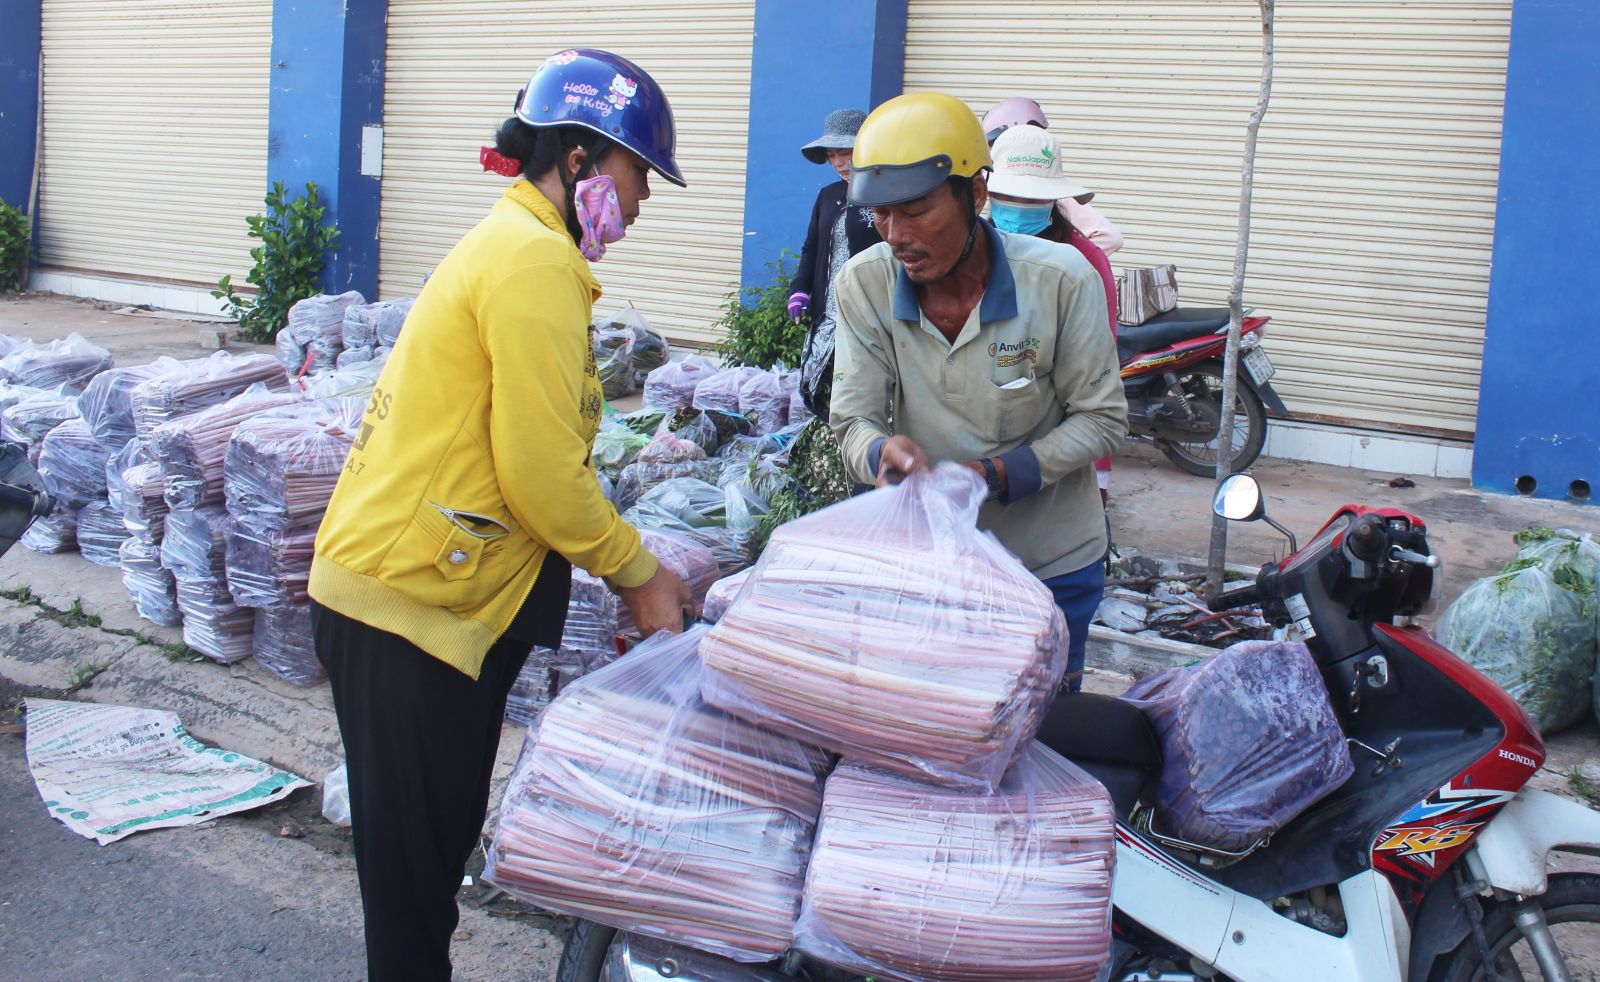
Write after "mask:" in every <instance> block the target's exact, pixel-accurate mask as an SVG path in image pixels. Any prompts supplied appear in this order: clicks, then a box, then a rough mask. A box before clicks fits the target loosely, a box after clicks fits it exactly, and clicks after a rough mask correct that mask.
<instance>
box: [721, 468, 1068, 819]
mask: <svg viewBox="0 0 1600 982" xmlns="http://www.w3.org/2000/svg"><path fill="white" fill-rule="evenodd" d="M985 494H986V491H985V489H984V487H983V483H982V481H980V480H979V479H978V477H977V476H976V475H975V474H973V473H972V471H970V470H968V469H967V468H965V467H962V466H961V465H959V464H953V463H944V464H940V465H939V466H938V467H936V468H935V469H933V470H932V471H931V472H928V473H925V474H918V475H915V476H913V477H911V478H909V479H907V480H906V481H904V482H903V483H901V484H899V485H896V486H894V487H891V488H883V489H880V490H878V491H874V492H872V493H869V494H865V495H862V496H860V497H857V498H851V499H849V500H848V501H845V502H842V503H840V504H837V505H834V506H832V507H830V508H825V509H823V510H822V511H819V512H817V513H815V514H812V515H807V516H805V517H804V518H800V519H797V520H795V521H793V522H790V523H788V524H786V525H783V526H781V527H779V528H778V530H777V531H776V532H774V533H773V535H772V539H771V541H770V542H769V543H768V545H767V549H766V552H765V553H764V554H763V555H762V559H761V562H760V563H759V564H758V565H757V566H756V568H755V571H754V572H753V573H752V574H751V577H750V582H749V583H748V584H747V585H746V587H745V590H744V592H743V594H742V595H741V596H740V597H739V599H738V600H737V602H735V603H734V605H733V606H732V607H731V608H730V609H729V610H728V612H727V613H726V614H724V615H723V617H722V619H721V620H720V621H719V622H718V623H717V625H716V627H714V628H712V629H711V632H710V634H709V635H708V636H707V637H706V641H705V644H703V645H702V646H701V656H702V658H704V660H705V663H706V668H707V670H708V671H707V673H706V683H705V696H706V700H707V701H708V702H710V703H712V704H713V705H715V706H719V707H721V708H723V709H726V710H727V711H729V712H731V713H734V714H736V715H739V716H742V717H744V718H745V719H748V720H750V721H752V722H755V723H758V724H760V725H762V726H765V727H770V728H772V729H774V730H775V731H776V732H780V733H785V734H788V735H791V736H794V737H796V738H797V739H801V740H805V741H806V742H808V743H812V744H815V745H817V746H821V747H825V748H827V749H829V750H834V751H837V752H839V753H842V754H844V755H845V756H846V757H851V758H855V759H858V760H861V761H863V762H867V763H877V764H880V765H882V766H884V767H887V768H889V769H891V770H894V771H897V772H899V773H904V774H909V775H911V776H914V777H927V778H928V779H930V780H935V781H937V782H940V783H946V784H951V785H956V786H976V787H985V788H992V787H993V786H994V785H995V783H996V782H998V781H999V780H1000V778H1001V776H1002V775H1003V774H1004V773H1005V771H1006V769H1007V768H1008V767H1009V766H1010V765H1011V764H1012V762H1013V761H1015V760H1016V759H1017V757H1018V756H1019V755H1020V754H1021V753H1022V752H1023V750H1024V749H1026V747H1027V746H1028V743H1029V741H1031V740H1032V739H1033V735H1034V733H1035V732H1036V731H1037V730H1038V728H1039V724H1040V722H1042V719H1043V714H1044V712H1045V710H1046V708H1047V707H1048V706H1049V704H1050V702H1051V701H1052V700H1053V699H1054V698H1055V694H1056V690H1057V689H1058V688H1059V687H1060V685H1061V678H1062V675H1063V674H1064V673H1065V672H1066V647H1067V630H1066V623H1065V620H1064V619H1063V617H1062V614H1061V609H1060V608H1059V607H1057V606H1056V604H1055V599H1054V598H1053V597H1052V596H1051V594H1050V591H1049V590H1048V589H1047V588H1046V587H1045V586H1044V584H1043V583H1041V582H1039V580H1038V578H1037V577H1035V576H1034V575H1033V574H1032V573H1030V572H1028V570H1027V568H1026V567H1024V566H1023V565H1022V563H1021V562H1020V561H1018V559H1017V558H1016V557H1015V556H1013V555H1012V554H1011V553H1009V552H1007V551H1006V549H1005V548H1004V547H1003V546H1001V545H1000V543H999V542H998V541H996V540H995V538H994V537H993V536H992V535H987V534H985V533H982V532H980V531H978V527H977V521H978V509H979V507H980V506H981V505H982V504H983V500H984V497H985Z"/></svg>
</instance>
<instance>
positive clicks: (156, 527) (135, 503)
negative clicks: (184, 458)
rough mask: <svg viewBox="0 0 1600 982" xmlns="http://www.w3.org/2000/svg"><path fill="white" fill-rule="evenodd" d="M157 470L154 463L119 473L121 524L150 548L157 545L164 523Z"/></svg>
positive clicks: (163, 499)
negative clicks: (120, 480) (149, 545)
mask: <svg viewBox="0 0 1600 982" xmlns="http://www.w3.org/2000/svg"><path fill="white" fill-rule="evenodd" d="M163 488H164V482H163V481H162V480H161V467H160V465H158V464H157V463H156V462H155V461H153V460H152V461H146V462H145V463H142V464H134V465H133V466H132V467H130V468H128V469H127V470H125V471H123V472H122V523H123V524H124V525H126V526H127V527H128V531H129V532H132V533H133V534H134V535H136V536H139V537H140V538H142V539H144V540H145V541H146V542H148V543H150V544H151V545H160V544H161V536H162V534H163V530H164V529H165V528H166V522H167V511H168V508H167V498H166V495H165V494H164V493H163Z"/></svg>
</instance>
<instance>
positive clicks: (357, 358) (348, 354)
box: [334, 348, 377, 371]
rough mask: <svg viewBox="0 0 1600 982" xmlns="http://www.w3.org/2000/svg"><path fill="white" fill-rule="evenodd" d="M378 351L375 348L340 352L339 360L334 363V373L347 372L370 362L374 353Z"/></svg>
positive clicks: (348, 349) (349, 349)
mask: <svg viewBox="0 0 1600 982" xmlns="http://www.w3.org/2000/svg"><path fill="white" fill-rule="evenodd" d="M376 350H377V349H375V348H346V349H344V350H343V351H341V352H339V359H338V361H336V362H334V365H335V368H334V371H345V370H346V369H351V368H354V367H355V366H357V365H360V364H363V363H365V362H369V361H371V360H372V356H373V353H374V352H375V351H376Z"/></svg>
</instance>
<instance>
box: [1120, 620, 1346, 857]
mask: <svg viewBox="0 0 1600 982" xmlns="http://www.w3.org/2000/svg"><path fill="white" fill-rule="evenodd" d="M1123 698H1125V699H1127V700H1128V701H1129V702H1132V703H1134V704H1135V705H1137V706H1139V707H1140V708H1142V709H1143V710H1144V711H1145V714H1146V715H1148V716H1149V717H1150V722H1151V723H1152V724H1154V726H1155V729H1156V735H1157V736H1158V738H1159V739H1160V740H1161V749H1162V752H1163V754H1164V755H1165V758H1166V759H1165V764H1164V765H1163V767H1162V770H1161V774H1160V776H1159V777H1158V778H1157V782H1156V788H1155V793H1154V800H1153V802H1152V803H1153V804H1154V805H1155V809H1156V818H1157V820H1158V822H1159V824H1160V830H1161V831H1162V832H1163V833H1165V834H1167V835H1173V836H1177V837H1178V838H1181V839H1185V840H1187V841H1189V842H1193V843H1195V844H1197V845H1201V846H1208V847H1210V848H1212V849H1221V850H1225V851H1228V852H1238V851H1241V850H1244V849H1248V848H1249V847H1250V846H1252V845H1254V844H1255V843H1256V842H1257V841H1259V840H1260V839H1262V838H1265V837H1266V836H1269V835H1272V834H1273V833H1274V832H1276V831H1278V830H1279V829H1281V828H1283V827H1284V826H1285V825H1287V824H1288V823H1289V822H1290V821H1292V820H1293V819H1294V818H1295V817H1296V816H1297V815H1299V814H1300V813H1301V812H1303V811H1305V810H1306V809H1307V808H1310V807H1311V806H1312V805H1314V804H1316V803H1317V802H1318V801H1321V800H1322V799H1323V798H1324V797H1325V796H1327V795H1328V794H1329V793H1330V792H1332V791H1334V790H1335V789H1337V788H1338V787H1339V785H1341V784H1343V783H1344V782H1345V781H1346V780H1348V779H1349V777H1350V775H1351V774H1352V773H1354V770H1355V765H1354V764H1353V763H1352V762H1351V760H1350V750H1349V747H1348V746H1347V745H1346V743H1345V737H1344V731H1343V730H1342V729H1341V728H1340V726H1339V720H1338V718H1337V717H1336V716H1334V714H1333V706H1332V705H1331V704H1330V703H1329V701H1328V690H1327V687H1326V686H1325V685H1324V684H1323V681H1322V673H1321V672H1320V671H1319V670H1318V669H1317V663H1316V660H1315V659H1313V658H1312V657H1311V652H1310V651H1308V650H1307V649H1306V646H1305V645H1303V644H1298V643H1295V644H1291V643H1286V642H1277V641H1243V642H1240V643H1239V644H1236V645H1233V646H1231V647H1229V648H1226V649H1224V650H1223V651H1221V652H1219V653H1218V654H1216V655H1213V656H1211V657H1210V658H1207V659H1206V660H1205V661H1203V662H1201V663H1200V664H1198V665H1193V666H1190V667H1188V668H1172V669H1167V670H1166V671H1164V672H1158V673H1157V674H1155V675H1152V676H1150V677H1148V678H1146V679H1144V680H1143V681H1141V682H1139V683H1138V684H1136V685H1134V687H1133V688H1131V689H1129V690H1128V692H1127V694H1126V695H1125V696H1124V697H1123Z"/></svg>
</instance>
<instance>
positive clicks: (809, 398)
mask: <svg viewBox="0 0 1600 982" xmlns="http://www.w3.org/2000/svg"><path fill="white" fill-rule="evenodd" d="M866 118H867V114H866V113H864V112H862V111H861V110H859V109H835V110H834V111H833V112H831V113H829V114H828V118H827V119H826V120H824V121H823V124H822V135H821V136H819V137H817V138H816V139H815V140H812V141H811V142H810V143H808V144H806V145H805V146H803V147H801V148H800V153H801V154H803V155H804V156H805V158H806V159H807V160H809V161H811V162H812V163H813V164H821V163H827V164H829V165H831V166H832V167H833V169H834V171H835V172H837V173H838V175H839V180H837V181H835V182H834V183H832V184H829V185H828V186H826V187H824V188H823V189H822V190H821V191H819V192H817V200H816V203H815V204H813V205H812V206H811V224H810V225H809V226H807V228H806V239H805V245H803V246H802V247H801V249H800V268H799V269H798V270H796V271H795V276H794V282H792V283H791V284H790V285H789V290H790V293H789V304H788V307H789V316H790V317H792V318H793V319H794V320H796V321H798V320H800V318H801V316H802V315H806V316H809V319H810V322H811V325H810V328H809V330H807V332H806V343H805V349H804V352H803V354H802V355H801V360H800V398H801V399H803V400H804V401H805V404H806V406H807V408H809V409H810V410H811V411H812V412H813V413H815V414H817V415H818V416H820V417H822V418H823V419H824V420H826V419H827V417H828V388H829V382H830V379H831V377H832V375H833V326H834V321H835V319H836V317H837V316H838V305H837V303H836V301H835V300H834V298H833V295H832V290H831V284H832V282H833V274H834V273H835V272H837V271H838V270H839V268H840V267H842V266H843V265H844V264H845V261H846V260H847V259H849V258H850V257H851V256H853V255H855V254H856V253H858V252H860V251H861V250H863V249H866V248H868V247H869V246H873V245H876V244H877V243H878V242H880V241H881V240H880V239H879V238H878V230H877V229H876V228H875V227H874V226H873V224H872V213H871V212H869V211H865V210H863V209H860V208H856V207H853V206H852V205H851V204H850V202H849V190H850V185H849V183H848V182H849V180H850V161H851V157H852V154H853V152H854V149H855V145H856V132H857V131H858V130H860V129H861V122H862V121H863V120H865V119H866Z"/></svg>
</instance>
